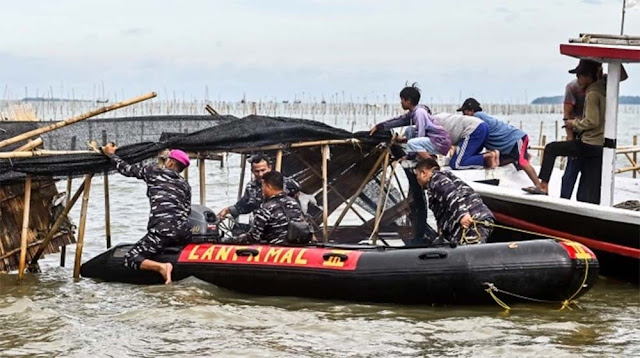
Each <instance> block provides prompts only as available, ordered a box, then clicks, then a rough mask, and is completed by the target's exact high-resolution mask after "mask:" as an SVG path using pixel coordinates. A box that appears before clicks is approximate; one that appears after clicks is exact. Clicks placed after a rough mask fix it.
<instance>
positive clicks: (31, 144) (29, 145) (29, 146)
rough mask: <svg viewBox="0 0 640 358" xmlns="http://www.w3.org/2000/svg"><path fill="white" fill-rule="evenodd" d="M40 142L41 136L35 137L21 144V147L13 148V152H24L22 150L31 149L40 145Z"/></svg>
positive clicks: (41, 141)
mask: <svg viewBox="0 0 640 358" xmlns="http://www.w3.org/2000/svg"><path fill="white" fill-rule="evenodd" d="M42 143H44V141H43V140H42V138H36V139H34V140H32V141H30V142H29V143H27V144H25V145H23V146H22V147H20V148H17V149H15V150H14V152H24V151H28V150H32V149H34V148H36V147H38V146H40V145H42Z"/></svg>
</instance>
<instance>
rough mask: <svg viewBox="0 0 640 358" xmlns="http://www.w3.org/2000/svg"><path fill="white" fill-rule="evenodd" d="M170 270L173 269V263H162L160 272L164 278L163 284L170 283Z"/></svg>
mask: <svg viewBox="0 0 640 358" xmlns="http://www.w3.org/2000/svg"><path fill="white" fill-rule="evenodd" d="M171 271H173V265H172V264H171V263H170V262H167V263H164V264H162V269H161V271H160V274H161V275H162V277H163V278H164V279H165V281H164V283H165V285H168V284H170V283H171Z"/></svg>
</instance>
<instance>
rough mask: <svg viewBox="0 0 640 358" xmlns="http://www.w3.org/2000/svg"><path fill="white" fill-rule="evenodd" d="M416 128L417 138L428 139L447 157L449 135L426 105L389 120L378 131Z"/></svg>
mask: <svg viewBox="0 0 640 358" xmlns="http://www.w3.org/2000/svg"><path fill="white" fill-rule="evenodd" d="M414 124H415V126H416V137H418V138H422V137H428V138H429V139H431V141H432V142H433V144H434V145H435V146H436V149H437V150H438V153H440V154H442V155H446V154H447V153H448V152H449V149H451V138H450V137H449V133H447V131H445V130H444V128H442V126H441V125H440V124H438V122H436V121H434V120H433V118H431V110H430V109H429V107H427V106H425V105H422V104H420V105H417V106H416V107H415V108H414V109H412V110H411V111H409V112H407V113H405V114H402V115H400V116H398V117H395V118H392V119H389V120H387V121H384V122H382V123H379V124H378V125H377V127H378V129H391V128H396V127H404V126H411V125H414Z"/></svg>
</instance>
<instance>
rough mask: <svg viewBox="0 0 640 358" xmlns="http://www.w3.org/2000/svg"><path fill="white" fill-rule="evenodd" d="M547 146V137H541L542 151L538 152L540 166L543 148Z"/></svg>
mask: <svg viewBox="0 0 640 358" xmlns="http://www.w3.org/2000/svg"><path fill="white" fill-rule="evenodd" d="M545 145H547V136H546V135H543V136H542V150H541V151H540V165H542V159H543V158H544V146H545Z"/></svg>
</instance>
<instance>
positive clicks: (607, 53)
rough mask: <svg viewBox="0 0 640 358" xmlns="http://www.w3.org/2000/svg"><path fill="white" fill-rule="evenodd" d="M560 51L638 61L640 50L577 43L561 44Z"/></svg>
mask: <svg viewBox="0 0 640 358" xmlns="http://www.w3.org/2000/svg"><path fill="white" fill-rule="evenodd" d="M560 53H561V54H563V55H567V56H572V57H577V58H595V59H609V60H620V61H622V62H640V50H638V49H632V48H612V47H599V46H586V45H579V44H561V45H560Z"/></svg>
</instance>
